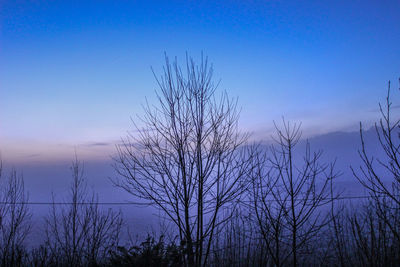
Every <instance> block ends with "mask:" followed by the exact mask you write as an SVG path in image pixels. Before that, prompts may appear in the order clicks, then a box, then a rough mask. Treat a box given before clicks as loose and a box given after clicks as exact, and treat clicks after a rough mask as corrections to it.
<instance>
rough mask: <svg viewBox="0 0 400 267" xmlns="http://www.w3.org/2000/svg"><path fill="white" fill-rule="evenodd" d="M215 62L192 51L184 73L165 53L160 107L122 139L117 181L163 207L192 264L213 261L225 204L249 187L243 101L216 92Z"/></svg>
mask: <svg viewBox="0 0 400 267" xmlns="http://www.w3.org/2000/svg"><path fill="white" fill-rule="evenodd" d="M212 75H213V68H212V66H210V65H209V64H208V61H207V59H204V58H203V57H202V59H201V62H200V64H199V65H197V64H195V62H194V61H193V60H192V59H189V58H188V57H187V58H186V66H185V72H183V71H182V69H181V67H180V66H179V65H178V63H177V62H176V60H175V62H174V63H173V64H171V63H170V62H169V60H168V58H167V57H166V64H165V67H164V73H163V75H162V76H161V77H160V78H157V77H156V80H157V82H158V85H159V88H160V91H159V93H158V94H157V97H158V102H159V105H158V106H150V105H149V104H147V105H146V106H145V108H144V111H145V115H144V117H142V118H141V121H142V123H143V124H144V126H143V127H138V126H136V124H135V126H136V128H137V133H138V134H137V136H134V135H133V134H130V135H129V136H127V138H125V139H124V140H123V144H122V145H121V146H118V157H117V158H116V159H115V169H116V171H117V172H118V173H119V176H120V179H119V180H117V181H116V184H117V185H118V186H120V187H122V188H123V189H125V190H126V191H127V192H129V193H131V194H132V195H134V196H136V197H139V198H140V199H142V200H144V201H145V202H146V203H148V204H150V205H153V206H156V207H158V208H159V209H161V210H162V211H163V212H164V214H165V215H166V217H167V218H169V219H170V220H171V221H172V223H173V224H174V225H175V226H176V229H177V232H178V233H179V238H180V240H181V242H182V244H184V246H185V248H186V249H185V254H186V258H185V260H186V264H188V265H190V266H194V265H196V266H200V265H205V264H206V263H207V258H208V255H209V253H210V248H211V244H212V239H213V237H214V234H215V229H216V227H217V226H218V224H221V223H224V221H225V220H219V218H218V217H219V214H220V212H221V210H222V209H223V208H224V207H226V206H227V205H229V204H231V203H232V201H233V200H235V199H236V198H238V197H239V196H240V194H241V193H242V192H243V190H244V189H245V186H246V184H245V182H244V180H245V178H246V176H247V174H248V172H249V166H250V164H251V159H250V158H251V153H252V152H251V151H250V150H249V149H245V148H243V146H242V145H243V144H244V143H245V141H246V139H247V135H242V134H240V133H239V131H238V129H237V122H238V112H237V109H236V102H235V101H232V100H230V99H229V98H228V97H227V96H226V94H223V95H222V97H221V98H219V99H216V97H215V90H216V87H217V86H216V85H215V84H214V83H213V80H212Z"/></svg>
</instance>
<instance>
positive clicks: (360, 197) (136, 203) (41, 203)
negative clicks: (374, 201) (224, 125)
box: [0, 195, 385, 206]
mask: <svg viewBox="0 0 400 267" xmlns="http://www.w3.org/2000/svg"><path fill="white" fill-rule="evenodd" d="M372 197H385V195H381V196H339V197H333V198H325V199H326V200H346V199H368V198H372ZM306 200H307V199H297V201H306ZM309 200H312V199H311V198H310V199H309ZM265 201H267V202H277V201H278V200H276V199H266V200H265ZM241 202H251V201H243V200H241ZM9 204H15V205H73V204H76V205H104V206H107V205H108V206H118V205H121V206H122V205H124V206H125V205H141V206H149V205H151V203H143V202H78V203H74V202H41V201H26V202H5V201H0V205H9Z"/></svg>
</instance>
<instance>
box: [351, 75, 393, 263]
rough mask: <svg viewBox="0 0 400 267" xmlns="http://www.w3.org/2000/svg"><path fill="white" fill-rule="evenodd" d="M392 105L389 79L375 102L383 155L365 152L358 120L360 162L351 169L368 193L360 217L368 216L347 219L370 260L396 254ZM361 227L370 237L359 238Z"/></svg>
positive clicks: (377, 133) (377, 135)
mask: <svg viewBox="0 0 400 267" xmlns="http://www.w3.org/2000/svg"><path fill="white" fill-rule="evenodd" d="M393 108H394V107H393V103H392V100H391V86H390V81H389V83H388V90H387V96H386V101H385V103H384V105H382V104H380V103H379V111H380V115H381V118H380V120H379V122H377V123H375V133H376V137H377V141H378V143H379V148H380V149H381V151H383V152H384V154H383V155H384V156H383V157H381V158H378V157H377V156H376V155H375V153H376V152H374V153H370V152H368V147H367V142H366V140H365V135H364V130H363V128H362V124H361V123H360V138H361V149H360V150H359V156H360V158H361V160H362V165H361V166H360V168H359V169H358V170H357V169H354V168H352V172H353V175H354V177H355V178H356V179H357V180H358V181H359V182H360V184H361V185H362V186H363V187H364V188H365V189H366V191H367V192H368V194H369V205H368V209H367V208H365V209H366V213H367V216H364V217H367V218H369V221H368V224H366V222H364V223H363V221H362V220H357V218H356V217H355V218H353V220H352V221H351V223H352V229H353V232H354V233H355V234H354V236H355V238H356V240H357V241H358V245H359V246H360V247H362V248H363V250H362V251H363V252H364V257H367V260H369V259H370V260H371V262H372V263H374V262H377V261H380V262H381V263H382V262H388V259H387V258H388V255H390V256H389V258H395V259H397V260H398V259H399V257H400V254H399V253H398V251H399V247H400V212H399V211H400V131H399V130H400V119H398V118H396V116H394V114H393V113H394V112H393ZM365 228H366V229H367V230H370V231H371V232H367V233H366V236H367V237H370V238H364V239H363V238H362V234H363V233H364V232H365V231H364V229H365ZM373 228H376V229H373ZM388 230H389V231H390V233H388V232H387V231H388ZM382 238H384V239H385V240H382ZM393 248H395V250H394V251H395V252H396V253H394V254H393V251H392V250H393Z"/></svg>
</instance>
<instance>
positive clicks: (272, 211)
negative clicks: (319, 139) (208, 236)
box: [251, 121, 337, 266]
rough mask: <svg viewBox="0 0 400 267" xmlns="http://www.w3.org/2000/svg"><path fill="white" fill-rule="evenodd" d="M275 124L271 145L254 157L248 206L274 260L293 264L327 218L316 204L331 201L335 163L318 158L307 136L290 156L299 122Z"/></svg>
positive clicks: (298, 132)
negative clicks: (299, 150) (303, 146)
mask: <svg viewBox="0 0 400 267" xmlns="http://www.w3.org/2000/svg"><path fill="white" fill-rule="evenodd" d="M275 127H276V131H277V137H276V138H275V139H274V140H275V143H276V145H271V146H270V154H269V155H267V154H258V156H257V157H256V158H255V159H256V160H255V162H256V164H255V166H256V168H254V169H253V179H252V181H253V182H252V190H251V199H252V210H253V211H254V214H255V220H256V225H257V226H258V229H259V231H260V233H261V236H262V238H263V240H264V242H265V245H266V248H267V251H268V254H269V256H270V257H271V258H272V260H273V263H274V265H275V266H284V265H288V264H290V263H291V264H292V265H293V266H298V265H299V264H300V259H299V256H300V255H301V253H302V252H304V251H306V250H307V247H308V246H309V245H310V243H309V241H310V240H311V239H312V238H313V237H315V236H316V235H317V234H318V232H319V231H320V230H321V229H322V227H324V226H325V225H326V224H327V222H328V218H329V217H328V215H329V214H328V212H326V214H325V213H324V212H322V211H321V209H320V207H321V206H323V205H325V204H327V203H329V202H330V201H332V196H331V194H330V187H329V185H330V181H331V180H332V179H334V178H335V177H336V176H337V173H336V172H335V171H334V164H324V163H322V162H321V155H322V152H321V151H317V152H311V149H310V145H309V143H308V142H307V143H306V149H305V153H304V155H303V156H302V159H299V158H296V157H295V154H294V153H295V147H296V146H297V144H298V141H299V139H300V137H301V132H300V125H296V124H294V125H290V123H286V122H285V121H283V129H280V128H279V127H277V126H276V125H275ZM265 153H266V152H265Z"/></svg>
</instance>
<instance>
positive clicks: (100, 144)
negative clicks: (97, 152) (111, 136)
mask: <svg viewBox="0 0 400 267" xmlns="http://www.w3.org/2000/svg"><path fill="white" fill-rule="evenodd" d="M111 145H114V143H111V142H91V143H87V144H84V146H87V147H99V146H111Z"/></svg>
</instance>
